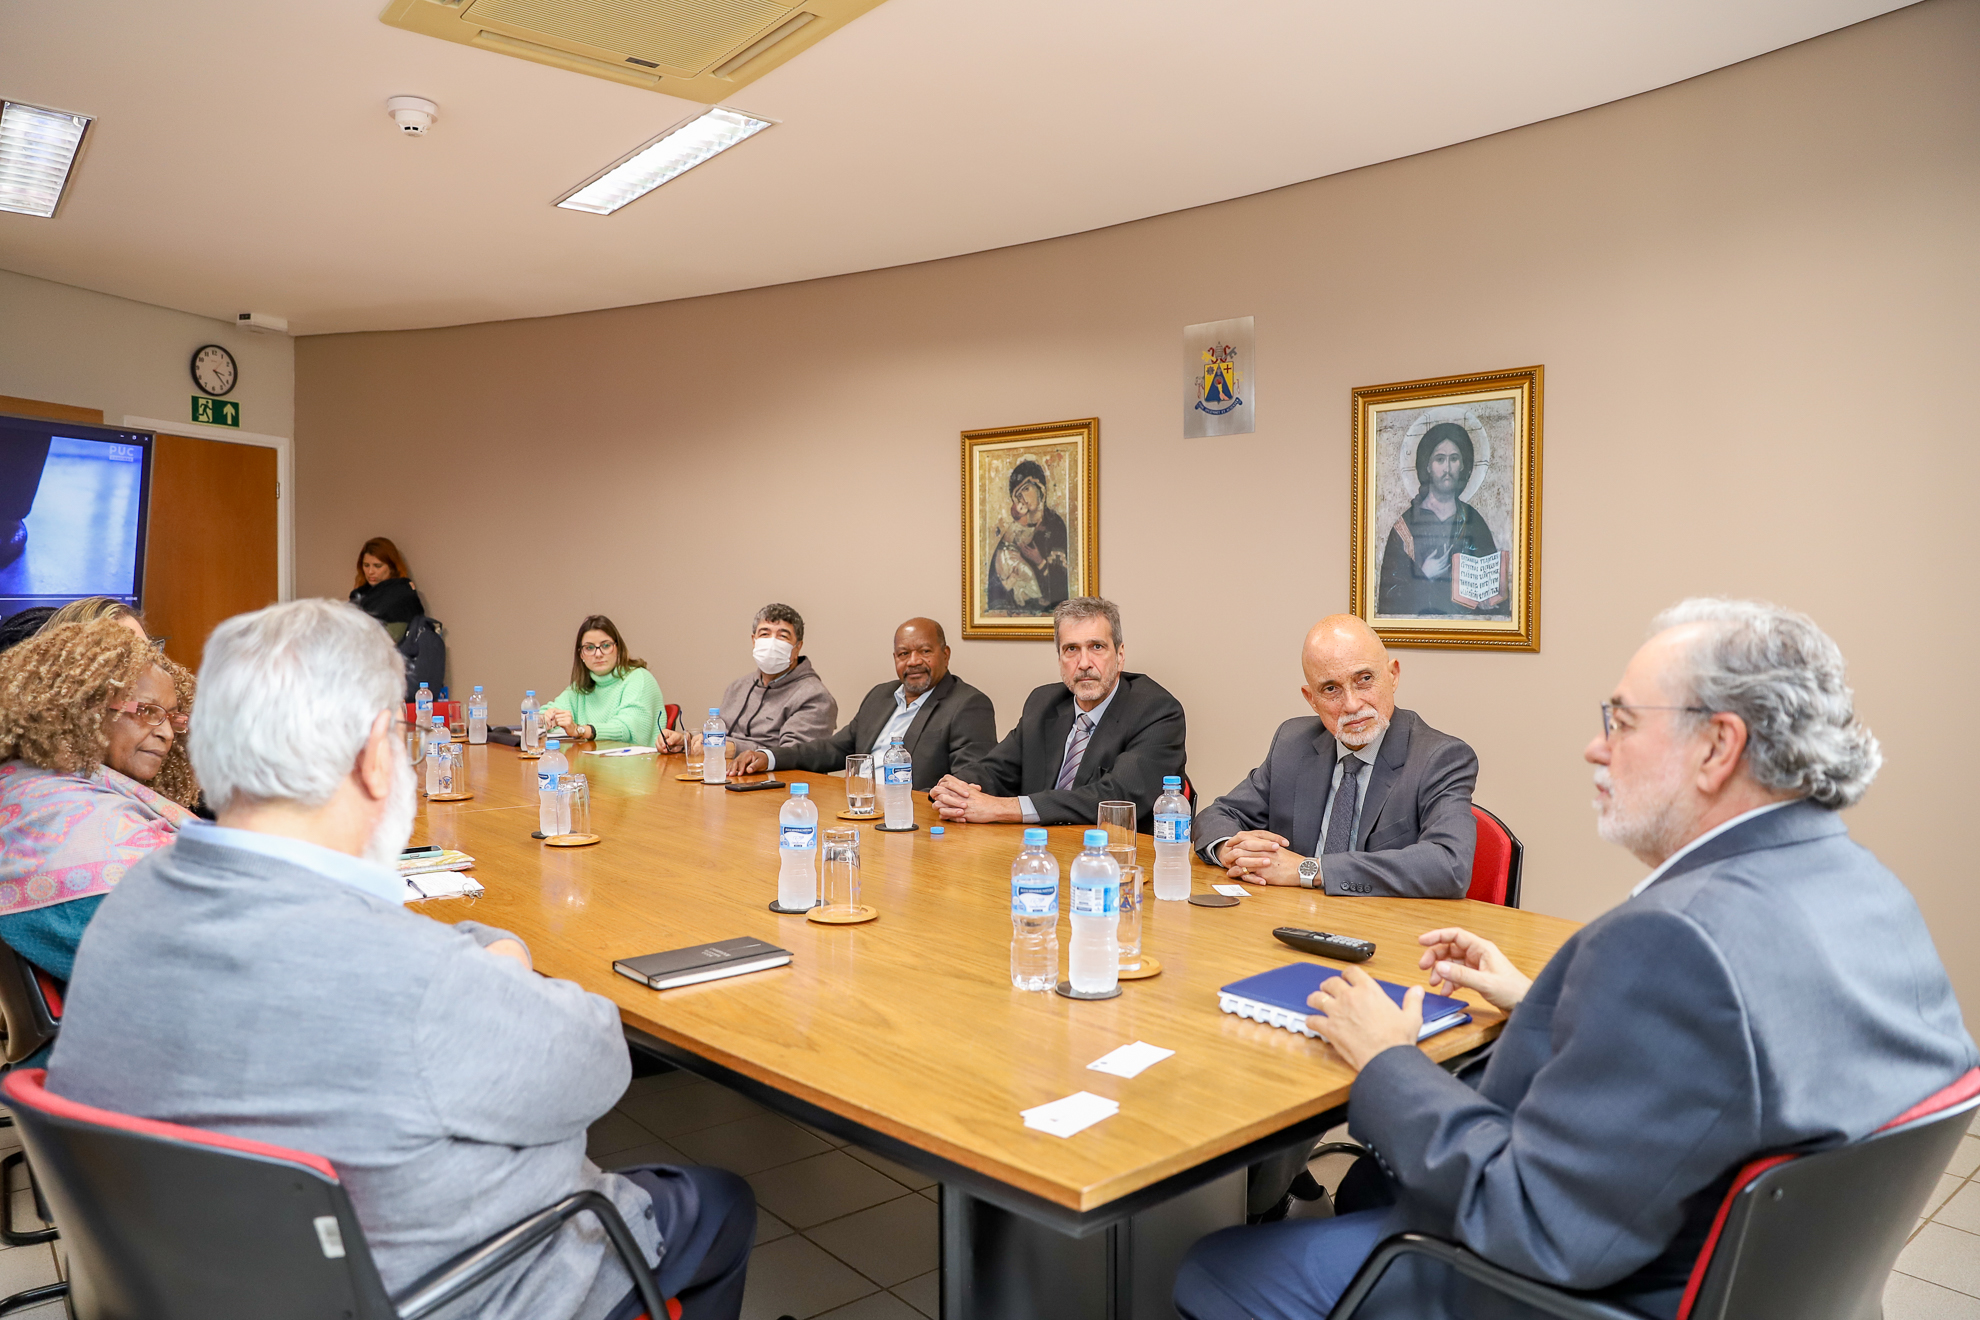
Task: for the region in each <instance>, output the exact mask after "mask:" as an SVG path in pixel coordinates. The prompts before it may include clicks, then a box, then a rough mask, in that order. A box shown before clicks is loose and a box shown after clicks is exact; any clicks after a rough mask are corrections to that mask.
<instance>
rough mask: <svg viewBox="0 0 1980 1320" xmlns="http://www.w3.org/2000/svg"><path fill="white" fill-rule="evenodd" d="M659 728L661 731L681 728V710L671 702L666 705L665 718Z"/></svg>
mask: <svg viewBox="0 0 1980 1320" xmlns="http://www.w3.org/2000/svg"><path fill="white" fill-rule="evenodd" d="M660 727H661V728H663V729H678V728H680V727H681V708H680V706H679V705H677V704H676V703H674V702H671V701H670V702H668V703H667V718H666V721H665V722H664V723H663V724H661V726H660Z"/></svg>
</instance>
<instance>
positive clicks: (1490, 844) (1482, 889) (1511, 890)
mask: <svg viewBox="0 0 1980 1320" xmlns="http://www.w3.org/2000/svg"><path fill="white" fill-rule="evenodd" d="M1471 814H1472V817H1473V818H1474V819H1476V820H1477V822H1478V848H1477V850H1476V851H1475V852H1473V853H1472V854H1471V888H1470V889H1468V890H1466V891H1465V895H1464V896H1465V897H1466V898H1475V899H1477V900H1478V901H1479V902H1480V903H1497V904H1498V905H1499V906H1500V907H1509V908H1516V907H1518V906H1519V865H1520V861H1521V859H1522V858H1524V857H1525V856H1526V845H1525V844H1523V843H1521V842H1520V841H1519V836H1518V835H1516V834H1514V833H1513V832H1512V831H1511V830H1509V829H1507V828H1506V823H1505V822H1504V821H1502V820H1500V819H1499V818H1498V817H1497V816H1494V815H1493V814H1492V813H1491V812H1489V811H1487V810H1485V808H1483V807H1481V806H1479V805H1478V804H1477V803H1476V802H1474V803H1472V804H1471Z"/></svg>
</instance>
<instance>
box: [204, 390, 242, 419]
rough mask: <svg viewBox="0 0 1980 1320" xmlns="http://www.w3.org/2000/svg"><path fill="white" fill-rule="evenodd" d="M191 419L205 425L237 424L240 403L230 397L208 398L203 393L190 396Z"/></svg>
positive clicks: (239, 415)
mask: <svg viewBox="0 0 1980 1320" xmlns="http://www.w3.org/2000/svg"><path fill="white" fill-rule="evenodd" d="M192 419H193V420H194V421H195V422H200V423H203V424H205V425H207V426H236V427H237V426H239V425H240V424H241V405H240V404H238V403H235V402H234V401H233V400H232V399H209V398H208V397H207V396H206V395H204V394H195V395H193V396H192Z"/></svg>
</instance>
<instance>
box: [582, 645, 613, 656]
mask: <svg viewBox="0 0 1980 1320" xmlns="http://www.w3.org/2000/svg"><path fill="white" fill-rule="evenodd" d="M578 650H580V651H582V652H584V653H585V654H586V655H606V654H608V653H609V652H610V651H611V650H612V643H610V642H585V643H584V644H583V645H581V646H579V647H578Z"/></svg>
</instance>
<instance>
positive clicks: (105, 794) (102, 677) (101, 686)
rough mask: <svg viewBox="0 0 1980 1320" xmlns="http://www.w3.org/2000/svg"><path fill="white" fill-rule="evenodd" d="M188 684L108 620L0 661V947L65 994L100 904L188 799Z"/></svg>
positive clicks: (66, 629)
mask: <svg viewBox="0 0 1980 1320" xmlns="http://www.w3.org/2000/svg"><path fill="white" fill-rule="evenodd" d="M192 699H193V676H192V674H191V673H189V672H188V671H186V670H185V669H182V668H180V667H179V666H178V665H175V664H173V663H172V662H171V661H170V660H168V659H166V658H165V657H164V656H163V655H162V654H160V653H159V652H158V651H157V650H156V649H154V648H153V646H152V645H151V643H150V642H149V641H147V640H146V639H145V638H144V637H143V636H142V635H141V634H139V633H137V632H134V631H132V630H131V629H130V628H129V627H127V626H121V625H120V624H119V623H118V621H116V620H114V619H109V618H101V619H96V620H94V621H91V622H88V623H58V624H52V625H50V626H49V627H46V628H44V629H43V630H42V631H41V632H40V633H38V634H37V635H35V636H34V637H31V638H29V639H28V640H27V641H24V642H22V643H21V644H20V645H18V646H16V647H14V648H13V649H11V650H9V651H7V652H6V653H5V654H4V655H0V941H5V942H6V944H7V945H8V947H10V948H12V949H13V950H14V952H15V953H18V954H19V955H20V956H21V957H23V958H25V959H27V960H28V961H29V962H31V963H33V964H34V965H35V966H37V967H40V968H41V969H43V970H44V971H46V972H49V973H50V974H52V975H54V976H55V977H57V978H59V979H61V980H63V981H67V980H68V979H69V973H70V971H71V970H72V969H73V968H74V966H75V958H76V945H77V944H78V943H79V942H80V941H81V940H82V933H83V928H84V927H85V926H87V925H88V924H89V919H90V917H91V916H92V915H94V914H95V912H96V908H97V905H98V904H99V903H101V902H102V901H103V896H104V895H105V894H107V893H109V892H110V890H111V889H112V888H114V887H115V886H116V884H117V882H118V881H119V880H121V879H123V877H124V874H125V873H126V872H127V871H129V870H130V868H131V867H132V866H134V865H136V864H137V863H138V862H139V861H140V860H142V859H143V858H144V857H145V856H146V854H148V853H150V852H152V851H153V850H155V849H158V848H163V847H165V846H166V845H167V844H169V843H171V842H172V840H173V838H174V837H175V836H176V835H177V834H178V831H179V827H180V826H181V825H183V824H185V823H186V822H187V821H189V820H191V819H192V818H193V813H192V812H191V811H190V810H189V808H190V807H191V806H192V804H193V802H194V800H195V799H196V798H197V797H198V796H199V785H198V783H197V781H195V780H194V778H193V771H192V763H191V761H190V760H188V759H187V757H186V744H185V731H186V723H187V720H188V718H189V717H190V715H191V713H192Z"/></svg>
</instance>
